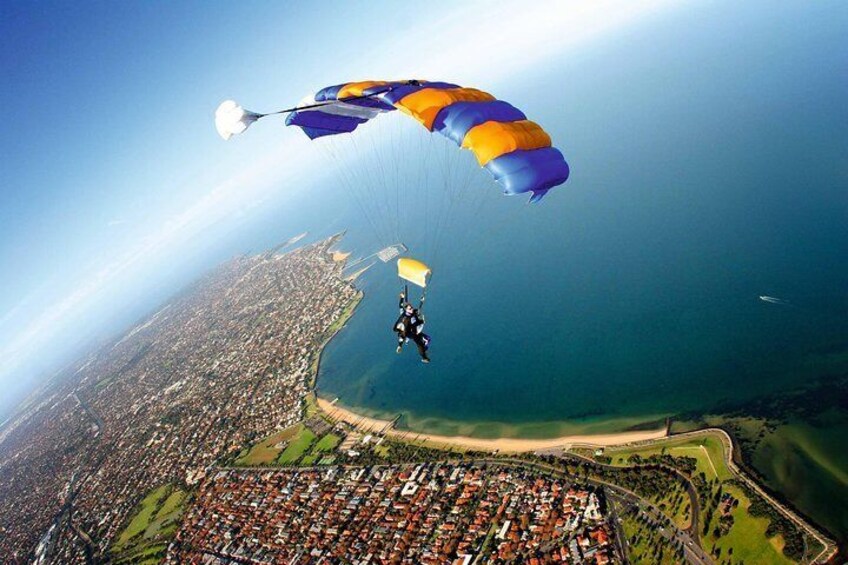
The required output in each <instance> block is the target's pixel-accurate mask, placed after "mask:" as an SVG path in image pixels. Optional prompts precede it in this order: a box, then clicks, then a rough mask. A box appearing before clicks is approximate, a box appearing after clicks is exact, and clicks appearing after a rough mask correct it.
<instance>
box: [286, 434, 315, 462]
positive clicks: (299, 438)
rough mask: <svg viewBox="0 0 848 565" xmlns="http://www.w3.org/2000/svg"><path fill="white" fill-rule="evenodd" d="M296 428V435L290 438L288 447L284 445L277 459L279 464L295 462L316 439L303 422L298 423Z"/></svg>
mask: <svg viewBox="0 0 848 565" xmlns="http://www.w3.org/2000/svg"><path fill="white" fill-rule="evenodd" d="M297 428H298V433H297V435H296V436H295V437H293V438H292V439H291V441H290V442H289V445H288V447H286V449H285V450H284V451H283V452H282V453H281V454H280V457H279V458H278V459H277V463H279V464H280V465H293V464H295V463H297V462H298V460H299V459H300V458H301V457H302V456H303V454H304V453H306V451H307V450H308V449H309V447H310V446H311V445H312V442H314V441H315V439H316V437H315V434H314V433H313V432H312V430H310V429H309V428H307V427H306V426H304V425H303V424H298V426H297Z"/></svg>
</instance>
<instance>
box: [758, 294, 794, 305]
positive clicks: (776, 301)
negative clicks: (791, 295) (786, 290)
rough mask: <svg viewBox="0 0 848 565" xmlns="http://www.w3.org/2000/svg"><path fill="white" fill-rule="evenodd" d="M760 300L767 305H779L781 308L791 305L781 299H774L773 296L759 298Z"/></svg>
mask: <svg viewBox="0 0 848 565" xmlns="http://www.w3.org/2000/svg"><path fill="white" fill-rule="evenodd" d="M760 300H762V301H763V302H768V303H769V304H781V305H783V306H791V305H792V304H791V303H790V302H789V301H788V300H783V299H782V298H775V297H774V296H760Z"/></svg>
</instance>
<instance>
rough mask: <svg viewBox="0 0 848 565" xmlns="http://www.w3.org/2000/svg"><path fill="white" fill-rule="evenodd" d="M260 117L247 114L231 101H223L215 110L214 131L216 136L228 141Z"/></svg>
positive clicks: (251, 113)
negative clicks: (215, 130) (216, 133)
mask: <svg viewBox="0 0 848 565" xmlns="http://www.w3.org/2000/svg"><path fill="white" fill-rule="evenodd" d="M261 117H262V116H261V115H260V114H255V113H253V112H248V111H247V110H245V109H244V108H242V107H241V106H239V105H238V104H237V103H236V102H235V101H233V100H224V101H223V102H221V105H220V106H218V109H217V110H215V129H217V130H218V135H220V136H221V137H223V138H224V139H230V138H231V137H232V136H234V135H238V134H240V133H241V132H243V131H244V130H246V129H247V128H248V127H250V124H252V123H253V122H255V121H256V120H258V119H259V118H261Z"/></svg>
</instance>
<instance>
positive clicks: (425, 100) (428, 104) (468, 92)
mask: <svg viewBox="0 0 848 565" xmlns="http://www.w3.org/2000/svg"><path fill="white" fill-rule="evenodd" d="M494 99H495V97H494V96H492V95H491V94H489V93H488V92H483V91H482V90H477V89H476V88H448V89H442V88H422V89H421V90H418V91H417V92H413V93H412V94H408V95H406V96H404V97H403V98H401V99H400V100H398V101H397V102H396V103H395V107H396V108H397V109H398V110H400V111H401V112H404V113H405V114H409V115H410V116H412V117H413V118H415V119H416V120H418V121H419V122H421V125H423V126H424V127H425V128H427V129H428V130H430V131H433V121H434V120H435V119H436V115H437V114H438V113H439V111H440V110H441V109H442V108H444V107H445V106H450V105H451V104H453V103H454V102H489V101H491V100H494Z"/></svg>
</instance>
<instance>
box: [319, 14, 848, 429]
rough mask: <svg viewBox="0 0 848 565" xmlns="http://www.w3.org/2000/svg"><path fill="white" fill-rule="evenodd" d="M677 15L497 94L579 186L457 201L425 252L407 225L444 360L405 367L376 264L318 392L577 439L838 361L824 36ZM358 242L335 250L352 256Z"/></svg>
mask: <svg viewBox="0 0 848 565" xmlns="http://www.w3.org/2000/svg"><path fill="white" fill-rule="evenodd" d="M843 12H844V11H843ZM689 16H691V17H695V16H697V18H696V20H690V23H691V22H695V21H697V25H690V26H687V27H685V28H684V27H681V25H680V24H681V20H679V19H678V18H680V17H684V16H682V15H681V14H677V15H675V16H674V17H673V18H669V19H667V20H662V21H659V22H655V23H653V24H652V25H651V26H648V27H645V28H640V30H638V31H634V32H631V33H628V34H625V36H624V37H621V38H619V39H617V40H616V41H614V42H604V43H601V44H599V45H597V46H595V47H594V48H592V49H591V50H589V49H585V50H583V51H580V52H579V53H578V54H577V55H576V56H575V57H574V58H571V59H568V60H566V59H563V60H561V61H552V62H551V66H550V68H548V69H546V70H545V71H544V72H540V71H533V70H528V71H527V72H526V73H524V74H523V75H521V76H517V77H514V80H513V81H512V82H511V83H510V84H505V85H498V86H497V88H493V90H495V91H496V93H497V95H498V96H500V97H502V98H504V99H507V100H511V101H514V102H517V103H520V104H521V105H522V107H523V108H524V109H525V110H526V111H527V112H528V114H530V115H531V117H532V118H533V119H535V120H537V121H539V122H540V123H542V124H544V126H545V127H546V128H547V129H548V130H549V131H550V132H551V134H552V137H553V139H554V141H555V144H557V145H559V146H560V147H561V148H562V149H563V151H564V153H565V154H566V157H567V158H568V160H569V162H570V164H571V166H572V178H571V179H570V180H569V182H568V183H567V184H566V185H565V186H564V187H562V188H561V189H559V190H558V191H556V192H555V193H552V194H551V195H549V197H548V198H546V199H545V200H544V201H543V202H542V203H541V205H537V206H528V205H526V204H525V203H524V202H523V200H516V199H509V198H502V197H499V195H497V194H496V193H497V190H496V188H495V187H494V186H489V187H488V188H489V189H491V194H490V195H488V196H490V198H487V199H486V200H485V201H484V202H483V206H484V208H483V212H482V213H480V212H478V208H477V206H476V203H475V205H474V206H472V205H471V204H469V203H467V202H463V201H460V202H459V204H458V205H457V207H456V208H455V209H454V212H453V221H452V222H451V224H450V226H449V227H448V228H447V229H446V231H445V234H444V235H443V239H442V244H441V245H440V246H439V248H438V249H437V250H435V251H434V249H433V248H432V241H430V240H428V238H426V237H424V238H416V237H415V236H416V235H417V234H416V233H415V229H414V228H415V227H416V225H423V223H424V221H423V218H422V217H421V213H420V212H419V215H418V217H417V219H416V220H417V221H416V220H413V222H411V224H412V225H411V228H410V229H407V231H406V233H407V235H408V237H407V238H406V239H407V243H411V244H412V245H411V247H412V250H413V251H414V252H415V253H416V254H417V255H418V256H421V257H422V258H423V259H425V260H429V259H430V258H432V256H433V255H436V256H437V257H438V261H437V262H436V263H434V264H433V265H432V266H433V268H434V270H435V273H436V274H435V275H434V279H433V281H434V282H433V285H432V289H431V294H430V298H429V301H428V304H427V315H428V331H429V333H431V334H432V336H433V337H434V341H433V345H432V355H433V359H434V363H433V364H432V365H430V366H421V365H420V364H419V363H418V362H417V359H416V356H415V355H414V354H413V352H412V351H410V352H407V353H406V354H405V355H403V356H396V355H395V353H394V351H393V343H392V334H391V333H390V330H389V328H390V325H391V322H392V321H393V319H394V316H395V301H396V292H397V290H398V284H397V283H396V281H395V279H394V278H393V277H392V272H391V269H390V268H389V267H387V266H382V265H380V266H378V267H377V268H375V269H373V270H372V271H371V272H369V274H368V275H367V276H366V277H365V278H364V279H363V281H362V283H361V284H362V286H363V289H364V290H365V294H366V295H365V299H364V301H363V302H362V304H361V306H360V308H359V310H358V312H357V314H356V315H355V316H354V318H353V319H352V320H351V322H350V323H349V325H348V327H346V328H345V329H344V330H343V331H342V332H341V333H340V334H339V335H338V336H337V337H336V338H335V339H334V340H333V341H332V343H331V344H330V346H329V347H328V348H327V350H326V352H325V357H324V360H323V362H322V366H321V375H320V378H319V388H320V391H321V393H322V394H323V395H325V396H339V397H341V401H342V402H343V403H345V404H348V405H352V406H358V407H361V408H365V409H368V410H372V411H378V412H384V413H391V414H394V413H397V412H406V413H408V414H409V415H410V417H411V418H413V419H419V421H420V419H424V418H448V419H451V420H458V421H460V422H463V421H464V422H476V421H499V422H509V423H530V422H546V421H557V420H567V421H569V422H572V423H573V424H576V425H578V426H579V425H582V424H586V423H590V422H593V421H597V420H599V419H600V420H603V419H608V418H615V417H627V416H636V417H640V418H644V419H651V418H655V417H657V416H662V415H664V414H673V413H678V412H681V411H686V410H708V409H709V408H710V407H712V406H715V405H718V404H720V403H723V402H727V401H738V400H744V399H745V398H751V397H755V396H757V395H760V394H763V393H766V392H769V391H775V390H781V389H784V388H787V387H791V386H795V385H797V383H799V382H803V381H804V380H805V379H806V378H808V377H811V376H815V375H817V374H818V372H819V370H820V366H819V364H817V363H816V360H817V359H819V358H820V357H821V356H822V355H825V354H827V353H828V352H830V353H832V352H833V351H839V350H846V349H848V316H846V315H845V314H846V312H848V293H847V292H846V289H848V261H846V260H845V259H846V257H848V228H846V225H848V192H846V187H848V151H846V149H848V111H846V108H845V104H844V100H845V99H846V94H848V89H847V88H846V83H845V79H844V76H843V74H844V73H839V72H837V71H838V67H839V62H840V61H844V60H846V54H848V50H846V47H845V45H844V44H845V42H844V41H842V40H841V39H839V37H838V34H837V30H838V27H839V26H838V25H837V24H838V22H836V21H834V20H833V18H832V17H830V19H828V17H827V14H826V13H825V11H824V10H819V13H815V12H811V11H807V12H805V13H793V14H789V13H787V14H782V16H785V17H789V16H792V17H794V18H796V19H795V20H794V21H795V25H793V26H787V25H786V23H785V20H783V19H781V18H776V19H770V20H765V21H764V20H762V19H761V18H760V14H754V13H747V14H741V15H740V19H739V21H734V22H727V21H724V20H722V18H721V15H720V14H718V13H717V12H709V11H708V10H705V9H704V10H699V11H698V13H697V14H688V16H686V17H689ZM841 16H842V19H843V20H844V19H845V18H844V14H841ZM837 19H838V18H837ZM812 63H815V64H812ZM469 166H470V165H469ZM420 190H422V191H423V190H431V191H432V192H433V194H437V193H438V191H437V187H432V186H431V187H426V186H422V187H420ZM407 203H408V204H409V205H410V206H420V205H421V202H420V201H415V200H414V199H412V200H410V201H408V202H407ZM408 227H409V224H408ZM360 228H361V229H359V230H358V229H357V224H356V223H355V221H354V222H353V223H352V225H351V232H350V236H349V238H348V240H347V241H348V245H350V246H352V247H354V248H356V247H357V246H359V248H361V249H364V248H367V247H368V245H369V243H368V240H367V239H366V233H367V231H368V230H367V229H366V228H364V227H360ZM445 242H447V243H445ZM371 245H372V246H373V244H371ZM759 295H770V296H777V297H780V298H782V299H785V300H787V301H789V302H790V305H776V304H769V303H766V302H762V301H760V300H759V299H758V296H759ZM843 369H848V368H843Z"/></svg>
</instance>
